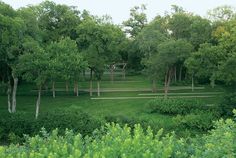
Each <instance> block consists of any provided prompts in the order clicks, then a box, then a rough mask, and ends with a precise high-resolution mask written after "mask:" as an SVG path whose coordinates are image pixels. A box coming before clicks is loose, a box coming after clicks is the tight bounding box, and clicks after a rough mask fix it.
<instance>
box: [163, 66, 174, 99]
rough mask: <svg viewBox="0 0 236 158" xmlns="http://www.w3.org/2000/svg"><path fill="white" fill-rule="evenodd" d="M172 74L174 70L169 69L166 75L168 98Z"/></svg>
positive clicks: (166, 94)
mask: <svg viewBox="0 0 236 158" xmlns="http://www.w3.org/2000/svg"><path fill="white" fill-rule="evenodd" d="M171 75H172V70H171V69H170V70H168V71H167V73H166V77H165V96H164V98H165V99H167V96H168V91H169V87H170V81H171Z"/></svg>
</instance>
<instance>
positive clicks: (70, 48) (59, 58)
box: [47, 37, 87, 98]
mask: <svg viewBox="0 0 236 158" xmlns="http://www.w3.org/2000/svg"><path fill="white" fill-rule="evenodd" d="M48 53H49V54H50V62H49V68H48V70H47V71H48V75H49V76H50V78H51V80H52V91H53V97H54V98H55V80H56V79H58V78H62V79H65V80H66V82H68V81H69V80H73V81H74V86H75V87H74V88H75V93H76V96H78V95H79V93H78V91H79V90H78V80H79V76H80V73H81V72H82V70H83V69H85V68H86V66H87V62H85V61H84V59H83V56H82V54H81V53H79V51H78V47H77V44H76V41H74V40H71V39H70V38H69V37H66V38H64V39H61V40H60V41H59V42H53V43H51V44H50V45H49V46H48Z"/></svg>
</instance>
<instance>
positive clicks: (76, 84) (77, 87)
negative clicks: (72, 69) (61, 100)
mask: <svg viewBox="0 0 236 158" xmlns="http://www.w3.org/2000/svg"><path fill="white" fill-rule="evenodd" d="M75 90H76V93H75V94H76V96H77V97H78V96H79V86H78V82H77V81H75Z"/></svg>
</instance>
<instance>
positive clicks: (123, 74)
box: [123, 69, 125, 80]
mask: <svg viewBox="0 0 236 158" xmlns="http://www.w3.org/2000/svg"><path fill="white" fill-rule="evenodd" d="M123 79H124V80H125V69H123Z"/></svg>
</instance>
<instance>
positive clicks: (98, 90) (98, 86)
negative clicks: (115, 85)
mask: <svg viewBox="0 0 236 158" xmlns="http://www.w3.org/2000/svg"><path fill="white" fill-rule="evenodd" d="M97 88H98V89H97V93H98V97H100V81H97Z"/></svg>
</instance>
